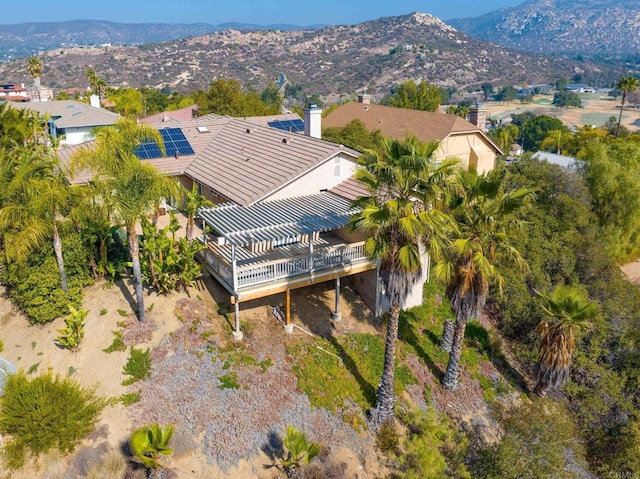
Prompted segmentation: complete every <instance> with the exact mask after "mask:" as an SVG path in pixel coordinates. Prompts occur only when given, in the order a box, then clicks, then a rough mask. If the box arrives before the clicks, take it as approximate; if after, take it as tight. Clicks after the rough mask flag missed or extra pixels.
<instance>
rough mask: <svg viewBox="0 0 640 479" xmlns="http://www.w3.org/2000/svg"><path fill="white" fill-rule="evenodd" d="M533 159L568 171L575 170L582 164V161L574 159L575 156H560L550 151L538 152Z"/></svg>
mask: <svg viewBox="0 0 640 479" xmlns="http://www.w3.org/2000/svg"><path fill="white" fill-rule="evenodd" d="M532 158H535V159H537V160H539V161H546V162H547V163H551V164H552V165H558V166H561V167H563V168H567V169H575V168H578V167H579V166H580V164H581V163H582V161H581V160H578V159H576V158H574V157H573V156H564V155H558V154H557V153H550V152H548V151H536V152H535V153H534V154H533V155H532Z"/></svg>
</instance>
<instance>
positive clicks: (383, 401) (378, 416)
mask: <svg viewBox="0 0 640 479" xmlns="http://www.w3.org/2000/svg"><path fill="white" fill-rule="evenodd" d="M437 146H438V145H437V144H436V143H420V142H419V141H418V140H417V139H415V138H407V139H406V140H404V141H398V140H384V141H383V144H382V147H381V150H380V151H374V150H367V151H366V152H365V154H364V156H363V157H362V158H361V159H360V164H361V166H362V168H360V169H358V170H357V171H356V174H355V178H356V179H357V180H358V181H359V182H360V183H362V184H363V185H364V186H365V187H366V188H367V190H368V192H369V195H370V196H366V197H361V198H358V199H357V200H356V201H355V202H354V206H356V207H358V208H360V212H359V213H357V214H355V215H354V216H353V217H352V218H351V220H350V224H349V226H350V229H351V230H354V231H360V232H362V233H364V234H365V235H366V236H367V239H366V240H365V251H366V253H367V255H368V256H369V257H371V258H374V259H375V260H377V261H378V262H379V264H380V276H381V278H382V282H383V286H384V291H385V294H386V296H387V298H388V300H389V318H388V324H387V333H386V340H385V356H384V368H383V373H382V378H381V379H380V384H379V386H378V391H377V400H376V405H375V407H374V409H373V410H372V411H371V418H370V419H371V425H372V427H374V428H375V427H379V426H380V425H381V424H383V423H384V422H386V421H388V420H390V419H392V418H393V416H394V406H395V359H396V345H397V340H398V320H399V314H400V309H401V308H402V305H403V303H404V301H405V299H406V298H407V296H408V294H409V293H410V291H411V289H412V287H413V286H414V285H415V283H416V282H417V281H418V279H419V278H420V276H421V273H422V264H423V263H422V260H423V253H424V252H430V251H434V250H436V251H437V250H438V249H439V246H440V237H441V236H442V235H443V234H444V233H443V232H444V231H445V230H446V229H447V227H448V226H449V225H450V223H451V220H450V218H449V217H448V216H447V215H445V214H444V213H443V212H442V211H441V209H440V206H441V204H442V195H443V194H444V193H446V191H447V189H448V188H450V187H453V186H454V185H455V184H456V179H457V174H456V173H457V168H455V167H454V166H455V164H456V161H454V160H446V161H444V162H442V163H440V164H435V163H434V162H433V152H434V151H435V149H436V148H437Z"/></svg>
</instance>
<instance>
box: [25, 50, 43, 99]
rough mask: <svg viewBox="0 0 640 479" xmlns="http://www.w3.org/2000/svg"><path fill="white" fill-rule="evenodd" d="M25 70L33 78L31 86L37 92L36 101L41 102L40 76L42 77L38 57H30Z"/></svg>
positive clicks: (40, 63)
mask: <svg viewBox="0 0 640 479" xmlns="http://www.w3.org/2000/svg"><path fill="white" fill-rule="evenodd" d="M27 68H28V69H29V73H30V74H31V76H32V77H33V84H34V85H35V87H36V91H37V92H38V101H42V98H41V97H40V75H42V62H41V61H40V59H39V58H38V57H30V58H29V65H27Z"/></svg>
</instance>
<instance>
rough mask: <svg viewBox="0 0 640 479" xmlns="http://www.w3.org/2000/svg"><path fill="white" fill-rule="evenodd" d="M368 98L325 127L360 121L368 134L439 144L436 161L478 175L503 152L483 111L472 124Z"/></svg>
mask: <svg viewBox="0 0 640 479" xmlns="http://www.w3.org/2000/svg"><path fill="white" fill-rule="evenodd" d="M369 98H370V96H369V95H360V96H359V97H358V100H359V101H358V102H349V103H345V104H343V105H341V106H339V107H338V108H336V109H335V110H333V111H332V112H331V113H329V114H328V115H327V116H326V117H325V118H323V119H322V127H323V128H328V127H343V126H345V125H346V124H347V123H349V122H351V121H353V120H356V119H357V120H360V121H362V123H364V125H365V126H366V127H367V129H368V130H369V131H376V130H379V131H380V133H381V134H382V135H383V136H386V137H388V138H394V139H398V140H401V139H404V138H406V137H407V135H414V136H416V137H417V138H418V139H419V140H420V141H437V142H439V146H438V149H437V150H436V152H435V156H436V159H438V160H444V159H446V158H458V159H459V160H460V162H461V166H462V167H463V168H465V169H468V168H469V167H473V168H475V169H476V170H477V171H478V172H479V173H484V172H486V171H490V170H491V169H493V168H494V166H495V164H496V157H497V156H498V155H502V154H503V153H502V151H501V150H500V148H499V147H498V146H497V145H496V144H495V143H494V142H493V141H492V140H491V139H490V138H489V137H488V136H487V135H486V133H485V132H484V122H485V115H484V114H483V113H484V110H483V109H482V108H480V107H477V108H475V109H474V108H473V107H472V108H471V110H472V111H471V114H470V117H471V119H472V120H474V123H475V124H474V123H471V122H469V121H467V120H465V119H463V118H460V117H459V116H456V115H448V114H442V113H435V112H429V111H421V110H409V109H406V108H396V107H391V106H383V105H375V104H372V103H370V102H369Z"/></svg>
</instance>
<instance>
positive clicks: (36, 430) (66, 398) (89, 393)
mask: <svg viewBox="0 0 640 479" xmlns="http://www.w3.org/2000/svg"><path fill="white" fill-rule="evenodd" d="M106 404H107V401H106V400H104V399H102V398H98V397H96V396H95V394H94V391H93V390H92V389H85V388H82V387H81V386H80V385H79V384H78V383H77V382H75V381H73V380H72V379H69V378H64V377H60V376H54V375H53V374H52V373H50V372H49V373H45V374H42V375H40V376H38V377H35V378H33V379H29V378H28V377H27V375H26V374H25V373H24V372H22V371H20V372H18V373H17V374H13V375H10V376H9V377H8V379H7V383H6V385H5V396H4V397H2V398H0V406H1V409H0V431H1V432H2V434H3V436H4V437H5V439H6V440H7V443H6V448H5V454H6V459H7V466H8V467H9V468H11V469H15V468H18V467H20V466H21V465H22V464H23V463H24V460H25V458H26V456H27V454H28V455H31V456H38V455H39V454H41V453H46V452H48V451H50V450H51V449H58V450H60V451H61V452H62V453H68V452H70V451H72V450H73V449H74V447H75V446H76V444H77V443H78V441H79V440H80V439H82V438H83V437H84V436H86V435H87V434H89V433H90V432H91V431H92V430H93V428H94V426H95V424H96V422H97V420H98V416H99V415H100V412H101V411H102V410H103V409H104V407H105V406H106Z"/></svg>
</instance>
